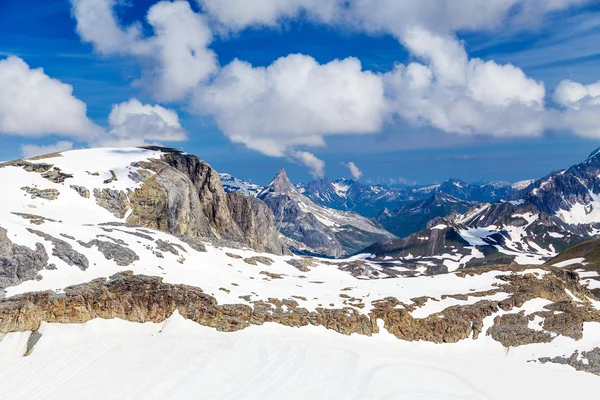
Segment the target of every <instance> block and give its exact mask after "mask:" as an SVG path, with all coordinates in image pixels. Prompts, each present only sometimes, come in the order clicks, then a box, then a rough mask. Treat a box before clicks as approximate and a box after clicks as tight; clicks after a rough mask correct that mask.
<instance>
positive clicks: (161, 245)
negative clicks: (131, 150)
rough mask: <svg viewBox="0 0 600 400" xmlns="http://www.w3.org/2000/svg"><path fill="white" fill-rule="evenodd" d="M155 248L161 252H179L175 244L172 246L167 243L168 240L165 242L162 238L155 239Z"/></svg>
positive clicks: (175, 253) (176, 253)
mask: <svg viewBox="0 0 600 400" xmlns="http://www.w3.org/2000/svg"><path fill="white" fill-rule="evenodd" d="M156 248H157V249H158V250H160V251H162V252H167V253H171V254H174V255H176V256H178V255H179V252H178V251H177V249H176V248H175V246H173V244H171V243H169V242H165V241H164V240H162V239H158V240H157V241H156Z"/></svg>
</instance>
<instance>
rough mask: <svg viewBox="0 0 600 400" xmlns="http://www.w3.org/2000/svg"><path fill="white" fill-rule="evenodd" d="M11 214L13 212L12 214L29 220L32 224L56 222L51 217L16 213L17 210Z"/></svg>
mask: <svg viewBox="0 0 600 400" xmlns="http://www.w3.org/2000/svg"><path fill="white" fill-rule="evenodd" d="M11 214H14V215H16V216H19V217H21V218H24V219H28V220H29V222H30V223H31V224H34V225H42V224H43V223H45V222H58V221H56V220H54V219H51V218H46V217H42V216H41V215H35V214H24V213H18V212H13V213H11Z"/></svg>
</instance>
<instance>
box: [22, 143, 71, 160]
mask: <svg viewBox="0 0 600 400" xmlns="http://www.w3.org/2000/svg"><path fill="white" fill-rule="evenodd" d="M72 149H73V142H70V141H67V140H61V141H58V142H56V143H54V144H49V145H46V146H38V145H35V144H22V145H21V154H22V155H23V157H25V158H29V157H35V156H41V155H43V154H50V153H58V152H61V151H67V150H72Z"/></svg>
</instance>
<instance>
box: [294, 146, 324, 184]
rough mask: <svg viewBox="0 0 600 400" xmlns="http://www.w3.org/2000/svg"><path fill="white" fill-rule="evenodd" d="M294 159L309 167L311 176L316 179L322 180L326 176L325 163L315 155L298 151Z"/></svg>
mask: <svg viewBox="0 0 600 400" xmlns="http://www.w3.org/2000/svg"><path fill="white" fill-rule="evenodd" d="M293 157H294V158H295V159H296V160H298V161H299V162H300V163H302V164H303V165H305V166H306V167H308V168H309V170H310V174H311V175H312V176H313V177H314V178H322V177H324V176H325V162H324V161H323V160H319V159H318V158H317V157H316V156H315V155H314V154H312V153H309V152H307V151H296V152H294V153H293Z"/></svg>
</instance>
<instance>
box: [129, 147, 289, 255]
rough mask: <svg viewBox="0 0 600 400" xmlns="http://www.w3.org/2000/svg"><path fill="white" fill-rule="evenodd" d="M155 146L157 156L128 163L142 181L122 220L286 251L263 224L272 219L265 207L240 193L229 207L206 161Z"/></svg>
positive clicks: (281, 252)
mask: <svg viewBox="0 0 600 400" xmlns="http://www.w3.org/2000/svg"><path fill="white" fill-rule="evenodd" d="M160 150H161V151H162V152H163V153H164V154H163V155H162V156H161V160H152V161H151V162H150V161H149V162H136V163H133V164H132V166H134V167H136V168H139V169H138V170H137V172H136V174H137V175H136V176H137V178H140V179H144V180H143V183H142V185H141V187H139V188H137V189H136V190H135V191H134V192H133V193H132V194H131V196H130V201H131V208H132V212H131V214H130V215H129V217H128V218H127V222H128V223H130V224H133V225H138V226H143V227H147V228H152V229H156V230H161V231H166V232H169V233H171V234H174V235H176V236H186V237H191V238H203V239H205V240H217V241H224V242H237V243H244V244H247V245H248V246H250V247H253V248H255V249H257V250H260V251H268V252H273V253H276V254H283V253H284V252H286V250H285V248H284V247H285V246H283V245H282V244H281V243H278V242H279V240H278V238H277V237H276V234H277V233H276V230H275V228H274V227H273V226H272V225H271V226H269V223H270V222H271V223H272V220H273V219H272V217H269V216H270V214H269V212H268V210H267V207H265V206H264V205H262V203H260V202H258V201H255V202H252V201H251V200H247V199H245V198H244V197H239V198H238V197H235V198H232V199H234V200H232V204H231V205H230V204H229V200H230V197H228V196H227V194H226V193H225V191H224V190H223V186H222V184H221V180H220V177H219V175H218V174H217V173H216V172H215V171H214V170H213V169H212V168H211V167H210V165H208V164H207V163H206V162H204V161H202V160H201V159H199V158H198V157H195V156H192V155H189V154H183V153H180V152H177V151H174V150H169V149H164V148H160ZM143 171H153V172H154V174H146V173H142V172H143ZM232 210H233V212H232ZM217 236H218V239H217ZM200 248H201V247H200Z"/></svg>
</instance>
